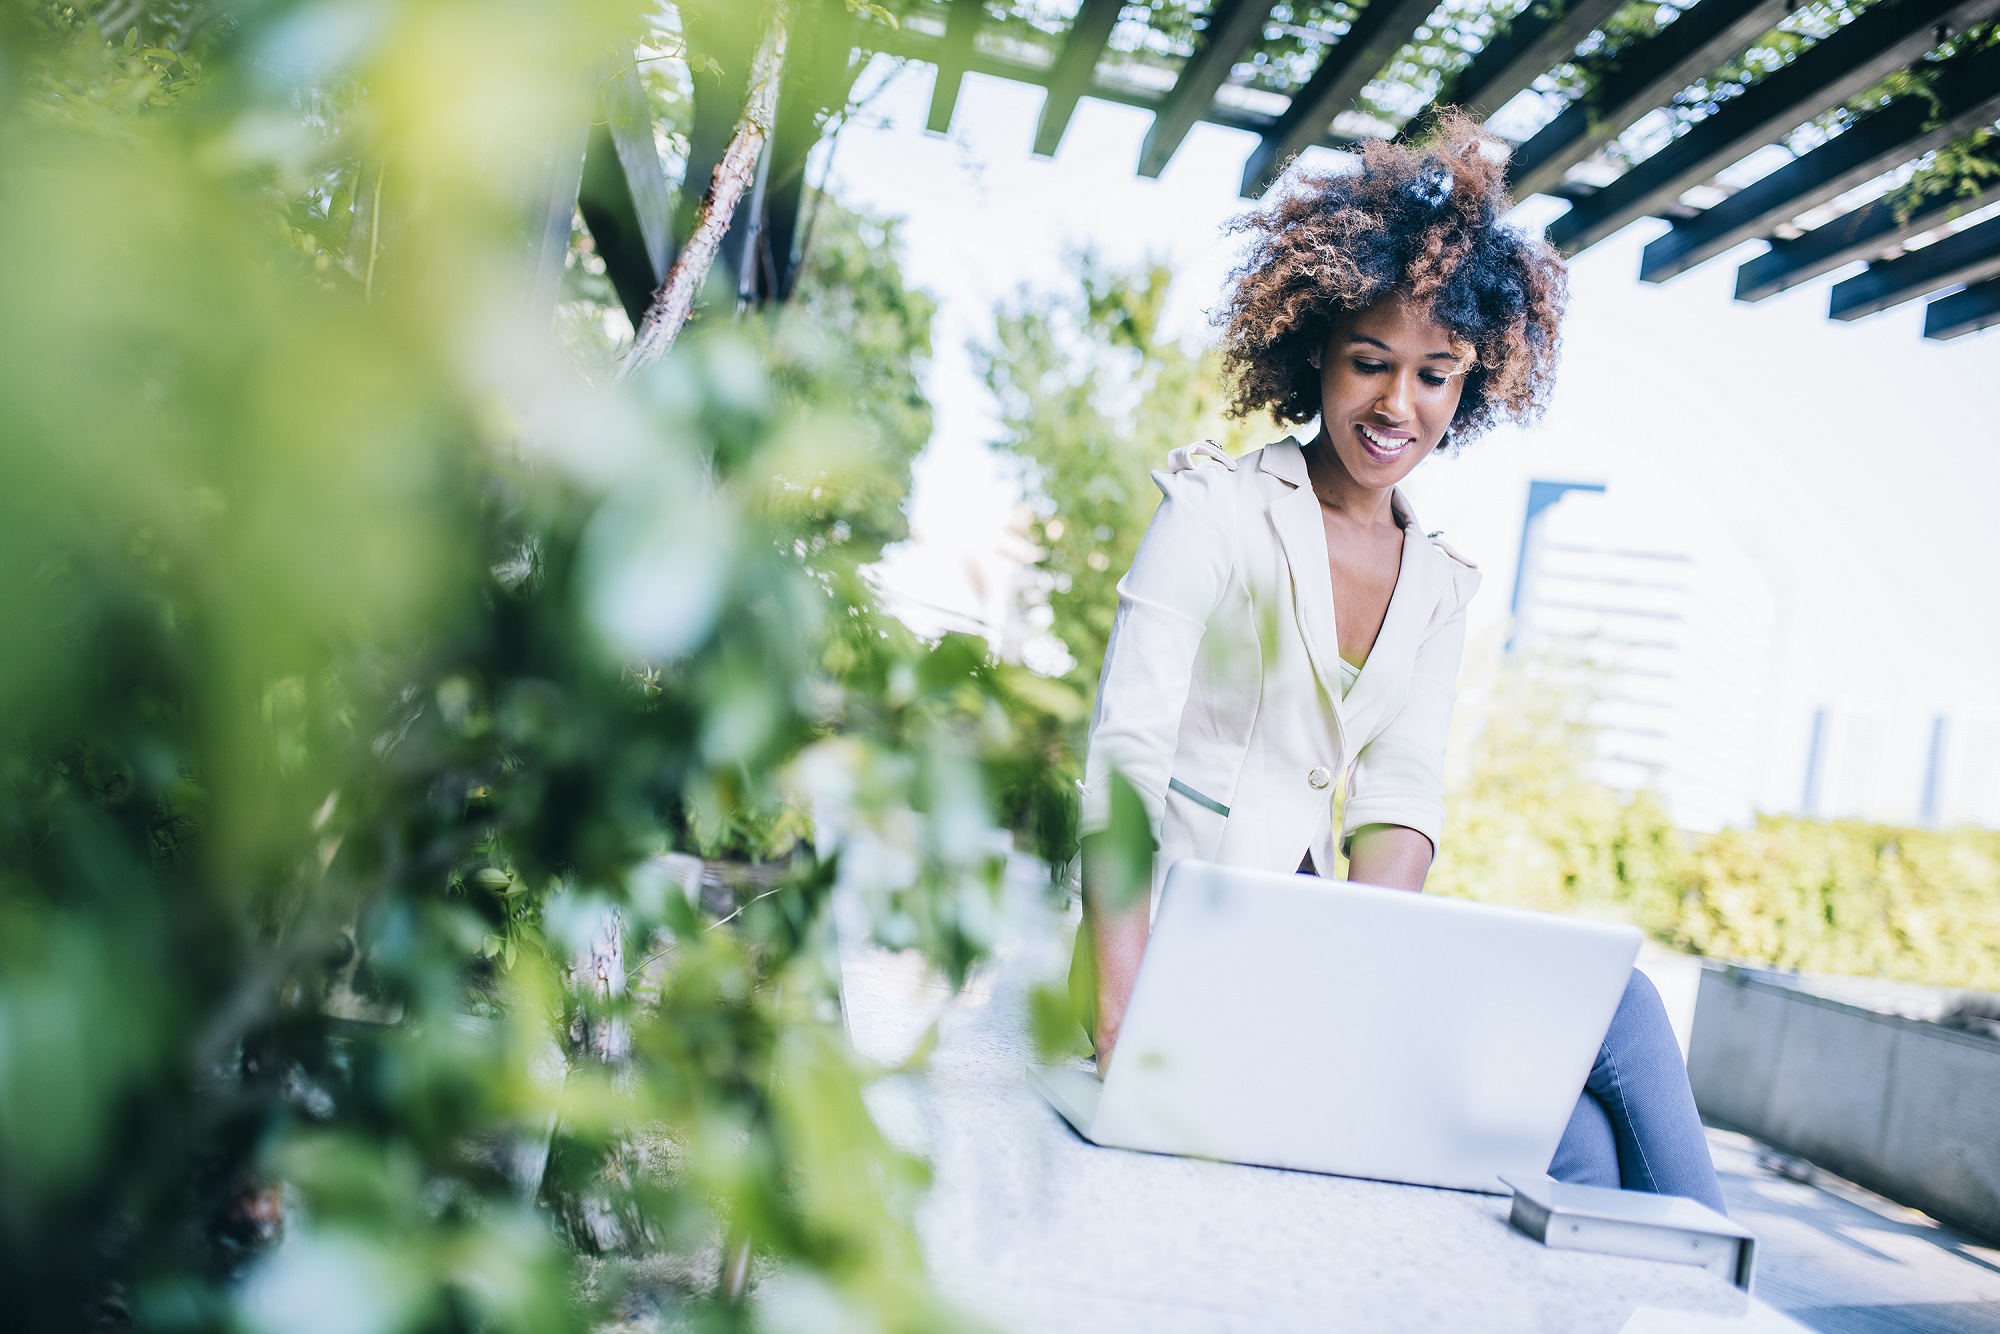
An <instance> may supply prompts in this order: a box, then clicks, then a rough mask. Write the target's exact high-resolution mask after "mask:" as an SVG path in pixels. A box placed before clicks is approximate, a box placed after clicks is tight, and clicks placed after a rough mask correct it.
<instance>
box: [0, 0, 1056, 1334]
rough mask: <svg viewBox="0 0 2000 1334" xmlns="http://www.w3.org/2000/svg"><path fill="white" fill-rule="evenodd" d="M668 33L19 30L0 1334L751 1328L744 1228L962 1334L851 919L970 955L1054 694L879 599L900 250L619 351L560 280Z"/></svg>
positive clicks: (810, 1286) (892, 461)
mask: <svg viewBox="0 0 2000 1334" xmlns="http://www.w3.org/2000/svg"><path fill="white" fill-rule="evenodd" d="M645 18H646V15H645V13H644V12H642V10H641V8H640V7H639V6H636V5H625V4H620V3H616V2H615V0H602V2H601V3H573V4H570V5H566V6H560V7H557V6H518V5H517V6H502V7H497V8H496V7H494V6H491V5H473V4H469V3H450V2H447V0H436V2H433V3H417V2H416V0H409V2H408V3H374V2H372V0H370V2H368V3H362V2H361V0H354V2H352V3H349V2H347V0H320V3H314V4H290V3H285V2H284V0H263V2H262V3H256V4H242V5H238V6H233V7H210V6H204V5H200V4H194V3H160V4H155V5H150V6H148V5H137V4H135V5H129V6H119V5H105V6H99V7H96V8H94V9H88V10H86V9H83V8H80V7H74V6H67V5H58V4H30V5H22V6H14V7H11V8H10V9H9V10H8V11H7V15H6V17H5V18H4V19H0V22H4V23H5V24H6V25H7V29H6V34H5V39H4V42H0V61H4V69H0V301H4V303H5V307H6V309H7V310H8V312H9V315H10V319H9V320H8V323H7V330H6V332H5V334H4V335H0V337H4V339H5V355H4V356H0V418H4V420H6V421H7V422H8V448H7V449H6V450H4V451H0V638H4V642H5V643H6V645H7V651H6V652H5V653H4V654H0V719H4V720H5V721H4V731H0V1310H4V1311H6V1313H7V1317H6V1319H7V1324H8V1327H9V1328H10V1329H21V1330H37V1331H38V1330H62V1331H72V1330H78V1329H92V1328H99V1329H126V1328H143V1329H177V1330H201V1329H223V1328H231V1329H240V1330H250V1331H265V1330H269V1331H278V1330H283V1331H286V1332H287V1334H295V1332H298V1331H307V1332H310V1331H321V1330H324V1331H336V1330H338V1331H383V1332H385V1334H386V1332H388V1331H406V1330H474V1329H480V1330H484V1329H521V1330H530V1329H532V1330H535V1331H538V1334H540V1332H542V1331H551V1330H561V1329H584V1328H593V1327H600V1326H602V1325H603V1324H605V1323H606V1322H607V1321H611V1320H624V1321H632V1322H637V1323H638V1324H639V1325H640V1326H646V1325H657V1324H658V1323H660V1322H662V1321H664V1322H666V1323H668V1324H671V1325H672V1326H673V1327H676V1328H735V1327H740V1326H743V1325H745V1324H746V1323H747V1322H748V1321H750V1320H751V1319H752V1318H753V1312H754V1311H755V1310H756V1309H757V1308H756V1304H755V1301H754V1300H753V1301H752V1302H751V1303H750V1304H747V1305H746V1304H740V1303H738V1302H735V1301H733V1300H732V1299H731V1293H730V1292H729V1291H728V1290H727V1289H726V1288H725V1287H724V1286H723V1285H722V1284H721V1283H720V1281H719V1274H720V1273H721V1271H722V1270H723V1268H724V1264H723V1261H724V1260H725V1259H726V1258H734V1257H736V1256H738V1255H739V1254H740V1253H741V1252H742V1251H743V1249H744V1248H745V1247H746V1246H747V1247H749V1248H751V1249H752V1250H753V1251H754V1254H755V1256H756V1257H757V1272H758V1273H759V1274H760V1275H765V1276H767V1278H768V1280H769V1281H770V1282H773V1283H777V1284H779V1285H780V1286H781V1287H783V1288H785V1289H786V1290H787V1291H789V1292H791V1293H792V1295H793V1297H794V1298H795V1299H797V1298H798V1294H799V1293H802V1292H803V1293H806V1294H807V1296H808V1298H809V1300H807V1301H806V1307H805V1308H800V1307H799V1305H798V1300H794V1301H793V1308H794V1309H811V1310H813V1311H816V1312H817V1313H818V1316H817V1317H816V1321H817V1323H818V1324H819V1326H820V1327H827V1326H828V1325H830V1324H838V1323H841V1322H849V1321H851V1322H858V1323H860V1324H863V1325H866V1326H867V1327H874V1328H883V1329H914V1328H926V1329H929V1328H935V1327H939V1326H941V1325H944V1324H948V1323H950V1321H949V1317H948V1316H947V1314H946V1313H945V1312H943V1311H942V1310H941V1309H940V1308H939V1307H938V1305H937V1304H936V1302H935V1300H934V1299H933V1298H932V1297H931V1296H930V1294H929V1293H928V1291H927V1290H926V1288H925V1286H924V1282H923V1278H922V1273H921V1268H920V1265H919V1263H918V1257H917V1251H916V1246H915V1242H914V1237H913V1233H912V1231H911V1229H910V1227H909V1224H908V1210H909V1207H910V1204H911V1200H912V1197H913V1193H914V1192H915V1191H916V1190H917V1189H918V1188H919V1187H920V1186H921V1184H922V1182H923V1179H924V1174H923V1169H922V1166H921V1164H919V1163H918V1162H916V1161H915V1160H912V1159H910V1158H908V1157H907V1156H905V1155H903V1154H901V1153H898V1152H896V1151H895V1150H893V1149H892V1148H891V1147H890V1146H889V1145H888V1144H887V1143H886V1142H885V1141H884V1140H883V1139H882V1138H881V1136H880V1135H879V1133H878V1132H877V1131H876V1129H875V1128H874V1126H873V1124H872V1122H871V1121H870V1120H869V1118H868V1117H867V1115H866V1114H865V1111H864V1110H863V1106H862V1103H861V1100H860V1089H861V1086H862V1083H863V1081H864V1080H865V1078H866V1077H867V1075H868V1073H869V1072H868V1071H866V1070H863V1069H861V1068H859V1067H858V1066H857V1064H856V1062H855V1061H854V1059H853V1058H852V1057H851V1056H850V1055H849V1053H848V1051H847V1048H846V1045H845V1042H844V1040H843V1039H842V1037H841V1035H840V1031H839V1028H838V1012H837V1006H836V1002H835V997H834V991H833V970H832V966H831V964H830V959H831V956H832V937H831V930H832V928H831V926H830V911H829V905H830V902H831V901H832V899H833V897H834V896H835V895H836V894H841V895H852V896H853V901H854V902H855V903H856V904H857V905H858V906H859V908H860V909H861V910H862V911H864V912H865V914H866V919H865V920H866V922H867V923H868V926H869V929H871V930H872V931H873V932H874V933H875V934H876V935H877V936H878V937H879V938H881V939H883V940H885V941H887V942H889V943H891V944H894V945H897V946H908V947H915V948H920V949H922V950H923V951H925V953H926V954H927V955H928V956H929V957H930V958H931V960H932V961H933V962H934V963H935V964H936V965H937V966H938V967H939V968H940V969H941V970H942V971H943V972H944V973H945V975H946V976H947V977H949V978H950V979H952V980H954V981H957V980H962V979H963V978H964V977H965V975H966V973H967V972H968V970H969V969H970V968H971V967H973V966H974V964H975V962H976V961H977V959H978V958H979V957H980V955H981V954H982V953H983V952H984V951H985V950H986V949H987V948H988V947H989V946H990V944H991V941H992V936H993V930H994V921H995V907H994V894H995V891H996V888H997V883H998V877H999V873H1000V869H1001V863H1000V858H999V855H998V853H997V851H996V848H998V847H1002V846H1004V840H998V841H996V837H995V834H994V832H993V829H992V828H991V826H992V816H991V814H990V810H991V808H992V805H993V803H994V800H995V794H998V793H1002V792H1004V791H1006V790H1007V789H1008V785H1009V784H1017V783H1018V782H1019V778H1020V775H1021V774H1023V773H1027V772H1030V771H1032V770H1033V769H1034V768H1035V767H1036V765H1037V763H1038V759H1037V757H1036V755H1035V754H1034V752H1033V750H1032V748H1031V746H1028V745H1026V744H1024V738H1023V736H1022V734H1021V733H1020V732H1019V731H1018V730H1017V729H1016V728H1015V727H1014V726H1013V725H1012V723H1011V722H1010V717H1012V716H1016V715H1020V714H1022V713H1023V712H1024V706H1023V705H1022V703H1021V688H1020V683H1021V682H1022V680H1024V679H1025V674H1024V673H1020V672H1019V669H1012V668H1002V667H998V666H996V665H995V664H993V663H992V662H991V661H990V658H989V655H988V654H987V652H986V648H985V646H984V644H982V643H979V642H977V641H968V640H966V639H963V638H958V637H947V638H946V639H945V640H943V641H941V642H939V643H936V644H927V643H923V642H920V641H917V640H915V639H913V638H912V637H911V636H909V635H908V634H907V633H905V632H903V631H902V630H901V629H900V628H899V627H898V626H896V625H895V624H894V623H893V622H890V621H886V620H885V619H883V618H882V617H880V616H879V615H878V614H877V612H876V610H875V608H874V605H873V601H872V598H871V596H870V593H869V589H868V585H867V584H866V582H865V580H864V579H863V577H862V573H861V571H862V568H863V567H864V566H865V565H866V564H867V563H868V562H869V561H871V560H873V559H874V558H875V557H876V556H877V555H878V554H879V552H880V549H881V545H882V543H883V542H884V541H887V540H890V539H891V538H893V537H895V536H897V535H899V534H900V532H901V527H900V525H901V519H900V516H899V514H898V513H897V509H896V502H897V500H898V499H899V498H900V497H901V496H902V494H903V492H904V489H905V488H906V487H907V462H908V458H909V455H910V452H911V451H912V449H913V448H914V447H915V445H916V443H917V442H918V441H919V440H920V439H921V437H922V436H923V435H924V434H926V433H927V432H928V415H927V409H926V408H925V407H924V406H923V403H922V400H921V395H920V394H919V393H918V392H917V391H916V388H915V386H916V380H915V378H914V376H915V374H916V370H915V367H914V360H915V359H916V358H918V357H920V356H921V355H922V353H923V351H924V349H925V344H926V340H927V338H928V334H927V324H928V319H929V306H928V303H927V299H925V298H923V297H922V296H921V295H920V294H916V293H911V292H909V291H907V290H906V289H905V288H904V287H903V285H902V282H901V279H900V276H899V275H898V274H897V272H896V270H895V268H894V265H893V263H892V262H891V261H890V260H889V259H888V258H886V257H885V254H884V252H885V251H887V250H888V249H889V248H890V247H891V245H892V244H893V238H891V237H890V236H889V235H888V234H887V232H886V231H885V230H884V229H883V228H882V227H881V226H880V225H879V224H871V223H867V222H865V221H863V220H851V221H844V220H843V215H840V214H838V213H837V212H833V211H830V212H829V213H828V215H827V219H826V221H825V225H824V231H823V234H822V239H823V240H824V241H825V242H826V244H825V246H824V248H823V249H820V250H818V251H816V254H815V260H814V264H813V267H812V274H813V277H812V278H811V279H810V283H809V287H808V291H807V292H806V294H805V296H804V298H803V299H802V300H801V301H800V302H799V303H798V304H797V305H796V306H795V307H794V308H793V309H791V310H789V311H787V312H785V313H784V314H783V315H782V316H781V317H778V318H766V317H761V316H755V317H751V318H747V319H743V320H740V321H736V322H734V323H732V322H731V321H730V320H729V319H728V317H727V315H726V314H717V313H714V312H711V313H710V314H709V315H708V316H707V317H706V318H705V319H704V320H702V321H701V322H699V323H698V324H697V326H696V331H695V332H694V333H691V334H690V336H689V337H688V338H686V339H684V340H683V343H682V345H681V347H680V348H679V349H677V351H676V352H675V354H674V355H673V356H672V357H671V358H669V359H667V360H666V361H665V362H663V363H662V364H661V365H660V366H659V367H657V368H656V370H655V371H654V372H653V373H651V374H649V375H648V376H646V377H644V378H643V379H641V380H639V381H637V382H634V383H629V384H623V385H620V384H615V383H609V382H604V381H602V380H601V378H600V379H596V380H594V378H593V376H592V375H591V374H590V373H589V372H590V370H591V369H592V368H591V367H590V366H589V365H588V364H584V365H581V366H580V365H579V364H578V363H577V362H576V361H575V360H573V359H571V358H570V357H569V356H567V355H566V354H565V353H564V351H563V350H562V343H561V340H560V339H558V338H557V337H555V336H553V335H552V331H551V328H550V319H549V314H550V312H549V311H548V309H547V308H546V307H544V308H542V309H539V310H538V309H536V307H535V305H534V302H533V300H532V299H531V297H530V295H529V293H530V291H531V289H532V288H533V287H534V285H535V284H534V281H533V280H534V277H535V275H534V274H533V273H532V272H531V271H530V263H529V260H530V257H531V255H532V254H533V246H532V244H531V238H532V237H533V236H535V235H536V234H537V230H538V228H539V227H540V225H541V219H542V217H543V214H544V212H545V209H546V201H547V198H548V193H549V190H550V183H551V180H552V172H551V168H550V163H551V162H552V161H553V155H554V154H555V153H556V152H557V151H558V148H559V146H560V144H561V143H562V142H563V141H564V139H565V137H566V136H567V135H569V134H570V133H572V132H573V128H572V127H574V126H577V125H581V124H584V123H586V121H587V118H588V115H589V108H590V101H589V93H590V88H591V79H592V78H593V77H595V72H596V71H599V70H601V69H602V67H603V61H604V59H605V57H606V53H607V52H608V51H612V50H614V49H616V47H617V46H619V45H629V44H630V43H631V42H632V41H634V40H636V39H642V38H644V37H645V34H644V31H643V23H644V21H645ZM654 38H656V39H658V40H660V41H665V40H666V39H665V38H660V37H659V35H658V34H654ZM1025 689H1026V690H1027V691H1028V692H1029V693H1032V692H1033V689H1034V687H1033V686H1032V685H1027V686H1026V687H1025ZM1027 740H1029V741H1032V738H1028V739H1027ZM703 858H707V859H708V860H706V861H704V860H703ZM760 1281H761V1280H760ZM799 1300H804V1299H799Z"/></svg>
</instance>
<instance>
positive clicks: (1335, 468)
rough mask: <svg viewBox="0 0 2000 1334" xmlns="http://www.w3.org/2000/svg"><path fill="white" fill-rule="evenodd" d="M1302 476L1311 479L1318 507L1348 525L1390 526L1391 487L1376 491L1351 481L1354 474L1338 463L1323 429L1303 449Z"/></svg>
mask: <svg viewBox="0 0 2000 1334" xmlns="http://www.w3.org/2000/svg"><path fill="white" fill-rule="evenodd" d="M1305 453H1306V476H1307V477H1309V478H1311V479H1312V487H1313V494H1315V495H1317V496H1318V497H1319V503H1320V504H1322V505H1324V506H1325V507H1326V508H1328V509H1330V510H1332V511H1333V512H1334V513H1336V514H1338V515H1340V516H1341V517H1342V518H1344V519H1346V520H1348V521H1349V522H1351V523H1355V524H1359V525H1362V526H1373V525H1378V524H1389V525H1394V524H1395V522H1396V516H1395V508H1394V505H1393V504H1392V497H1394V495H1395V494H1396V489H1395V488H1394V487H1384V488H1383V489H1381V490H1379V491H1377V490H1375V489H1374V488H1372V487H1366V486H1363V485H1361V483H1359V482H1357V481H1355V480H1354V474H1353V473H1351V472H1349V471H1348V470H1347V465H1346V464H1344V463H1342V462H1341V461H1340V453H1339V451H1338V450H1336V449H1335V448H1334V447H1333V442H1332V441H1330V440H1328V439H1327V438H1326V427H1325V426H1323V425H1322V426H1321V427H1320V428H1319V434H1318V435H1316V436H1314V437H1313V440H1312V443H1311V444H1309V445H1307V446H1306V451H1305Z"/></svg>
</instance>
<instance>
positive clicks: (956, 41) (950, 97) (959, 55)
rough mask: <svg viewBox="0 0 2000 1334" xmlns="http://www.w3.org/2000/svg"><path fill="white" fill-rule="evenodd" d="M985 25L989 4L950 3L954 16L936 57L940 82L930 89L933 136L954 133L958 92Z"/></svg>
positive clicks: (947, 21) (982, 1) (960, 0)
mask: <svg viewBox="0 0 2000 1334" xmlns="http://www.w3.org/2000/svg"><path fill="white" fill-rule="evenodd" d="M985 21H986V0H951V12H950V13H948V14H947V15H945V20H944V45H943V47H942V48H941V49H940V50H939V52H938V56H937V82H936V83H935V84H934V85H932V87H931V114H930V119H929V121H928V123H927V124H926V125H925V128H926V129H928V130H929V131H930V132H931V133H932V134H945V133H948V132H949V131H950V129H951V117H952V113H953V112H955V111H956V110H957V109H958V90H959V88H960V87H961V86H962V85H963V84H964V83H965V71H966V67H967V65H968V64H969V63H970V62H971V59H972V43H973V39H974V38H976V37H978V36H979V25H980V24H981V23H983V22H985Z"/></svg>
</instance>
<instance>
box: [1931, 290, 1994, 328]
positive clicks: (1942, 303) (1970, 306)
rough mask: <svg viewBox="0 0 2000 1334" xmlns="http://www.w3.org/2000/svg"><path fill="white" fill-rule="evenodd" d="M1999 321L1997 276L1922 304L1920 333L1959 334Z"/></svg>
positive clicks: (1989, 326) (1989, 325) (1987, 326)
mask: <svg viewBox="0 0 2000 1334" xmlns="http://www.w3.org/2000/svg"><path fill="white" fill-rule="evenodd" d="M1996 324H2000V278H1988V279H1987V280H1986V281H1985V282H1983V283H1977V284H1975V285H1974V286H1971V287H1968V288H1966V289H1965V290H1964V291H1963V292H1953V293H1952V294H1951V295H1950V296H1941V297H1939V298H1938V299H1937V300H1935V301H1933V302H1931V303H1930V305H1928V306H1926V307H1924V337H1926V338H1936V339H1939V340H1943V339H1947V338H1963V337H1964V336H1965V335H1966V334H1970V333H1978V332H1979V331H1980V330H1981V329H1989V328H1991V327H1993V326H1994V325H1996Z"/></svg>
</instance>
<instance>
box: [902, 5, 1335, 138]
mask: <svg viewBox="0 0 2000 1334" xmlns="http://www.w3.org/2000/svg"><path fill="white" fill-rule="evenodd" d="M864 31H865V32H867V33H868V36H867V42H866V48H867V49H868V50H870V51H880V52H882V53H883V54H885V55H892V56H898V57H901V58H904V59H908V60H922V61H926V62H928V63H931V64H935V63H936V62H937V60H938V58H939V53H940V50H941V48H942V47H943V44H944V43H943V39H942V38H940V37H936V36H932V35H930V34H927V33H920V32H911V31H909V30H908V29H904V30H902V31H900V32H898V31H890V30H888V29H886V28H877V29H874V30H872V31H870V30H867V29H864ZM965 69H966V73H968V74H987V75H991V76H992V77H994V78H996V79H1007V80H1010V81H1012V82H1014V83H1024V84H1028V85H1030V86H1032V87H1036V88H1046V87H1048V86H1049V82H1050V80H1051V79H1052V78H1053V75H1054V71H1053V68H1052V67H1051V66H1047V65H1037V64H1034V63H1032V62H1030V61H1026V60H1021V59H1019V58H1017V57H1014V56H1005V55H993V54H990V53H985V52H979V51H975V52H974V53H973V54H972V57H971V58H970V59H969V60H968V61H967V62H966V66H965ZM1084 96H1086V97H1094V98H1096V99H1097V100H1098V101H1100V102H1110V103H1113V104H1114V105H1117V106H1125V107H1136V108H1138V109H1139V110H1141V111H1150V112H1154V113H1156V114H1157V113H1158V112H1159V110H1160V108H1161V107H1162V106H1163V105H1165V103H1166V100H1167V96H1168V94H1163V93H1161V92H1160V91H1159V90H1157V89H1154V88H1143V87H1140V86H1139V85H1138V84H1135V83H1128V82H1125V81H1124V80H1122V79H1115V78H1111V79H1107V78H1104V77H1102V76H1098V77H1097V78H1096V79H1095V80H1094V81H1093V82H1092V83H1091V85H1090V88H1089V90H1088V91H1087V92H1086V93H1085V94H1084ZM1195 119H1197V120H1201V121H1206V122H1208V123H1209V124H1211V125H1220V126H1222V127H1224V128H1225V129H1231V130H1244V131H1247V132H1249V133H1251V134H1255V135H1260V136H1261V135H1263V134H1264V133H1266V132H1267V131H1268V130H1270V129H1271V127H1272V126H1274V125H1276V124H1277V123H1278V118H1277V117H1276V116H1272V115H1268V114H1266V113H1264V112H1261V111H1251V110H1249V109H1247V108H1244V107H1233V106H1224V105H1222V104H1220V103H1215V104H1211V105H1210V106H1209V107H1208V108H1207V109H1206V110H1204V111H1203V112H1202V113H1201V114H1200V115H1199V116H1197V117H1196V118H1195ZM1354 143H1355V140H1353V139H1351V138H1349V137H1347V136H1345V135H1338V134H1332V133H1328V134H1325V135H1322V136H1321V137H1320V139H1319V144H1320V146H1321V147H1324V148H1334V149H1342V148H1351V147H1353V146H1354Z"/></svg>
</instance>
